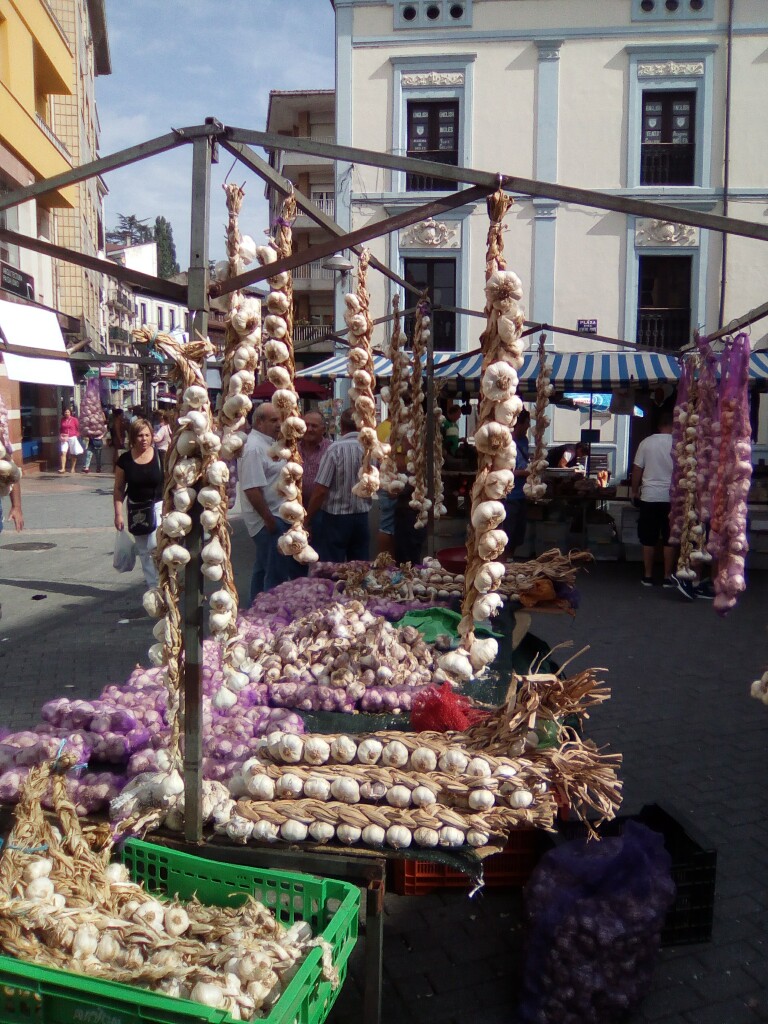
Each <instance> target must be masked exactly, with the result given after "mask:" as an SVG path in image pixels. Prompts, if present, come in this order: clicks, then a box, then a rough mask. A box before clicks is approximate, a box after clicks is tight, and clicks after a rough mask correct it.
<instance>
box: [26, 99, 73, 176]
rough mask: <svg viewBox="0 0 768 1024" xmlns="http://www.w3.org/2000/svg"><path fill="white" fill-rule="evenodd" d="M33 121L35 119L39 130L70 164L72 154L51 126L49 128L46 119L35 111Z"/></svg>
mask: <svg viewBox="0 0 768 1024" xmlns="http://www.w3.org/2000/svg"><path fill="white" fill-rule="evenodd" d="M35 121H37V126H38V128H40V130H41V131H42V132H43V134H44V135H45V136H46V138H47V139H48V141H49V142H50V143H51V144H52V145H53V146H55V147H56V149H57V150H58V151H59V153H61V155H62V156H63V157H64V159H65V160H66V161H67V163H68V164H70V166H71V164H72V154H71V153H70V152H69V150H68V149H67V147H66V146H65V145H64V143H63V142H62V141H61V139H60V138H59V137H58V135H57V134H56V132H54V130H53V128H51V126H50V125H49V124H48V123H47V122H46V121H44V120H43V118H42V117H40V115H39V114H38V113H37V112H35Z"/></svg>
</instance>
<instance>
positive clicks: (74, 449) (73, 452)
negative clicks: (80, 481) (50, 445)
mask: <svg viewBox="0 0 768 1024" xmlns="http://www.w3.org/2000/svg"><path fill="white" fill-rule="evenodd" d="M59 454H60V456H61V464H60V466H59V472H60V473H66V471H67V461H68V460H70V459H71V462H70V469H69V472H70V473H74V472H75V463H76V462H77V457H78V455H82V454H83V446H82V445H81V444H80V421H79V420H78V418H77V416H73V415H72V410H71V409H70V408H66V409H65V410H64V415H63V416H62V419H61V426H60V427H59Z"/></svg>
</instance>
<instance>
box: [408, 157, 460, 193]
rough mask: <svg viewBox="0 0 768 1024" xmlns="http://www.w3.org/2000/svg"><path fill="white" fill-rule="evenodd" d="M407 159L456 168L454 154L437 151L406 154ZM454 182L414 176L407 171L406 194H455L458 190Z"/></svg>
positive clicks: (427, 176) (421, 175)
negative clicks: (429, 161)
mask: <svg viewBox="0 0 768 1024" xmlns="http://www.w3.org/2000/svg"><path fill="white" fill-rule="evenodd" d="M408 156H409V157H413V158H414V159H415V160H432V161H433V162H434V163H436V164H448V165H449V166H450V167H456V166H457V162H458V161H457V159H456V153H455V152H453V151H451V152H450V153H441V152H438V151H437V150H434V151H429V152H424V151H423V150H421V151H419V152H418V153H410V152H409V153H408ZM458 187H459V186H458V183H457V182H455V181H446V180H445V179H444V178H432V177H430V176H429V175H428V174H415V173H414V172H413V171H409V172H408V173H407V174H406V176H405V191H406V192H455V191H456V189H457V188H458Z"/></svg>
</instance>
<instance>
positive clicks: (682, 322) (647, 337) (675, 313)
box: [637, 309, 691, 352]
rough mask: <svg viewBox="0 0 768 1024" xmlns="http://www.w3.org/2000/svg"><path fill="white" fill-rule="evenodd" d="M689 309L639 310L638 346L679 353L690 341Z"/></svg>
mask: <svg viewBox="0 0 768 1024" xmlns="http://www.w3.org/2000/svg"><path fill="white" fill-rule="evenodd" d="M690 335H691V311H690V310H689V309H639V310H638V311H637V344H638V345H642V346H644V347H645V348H655V349H659V351H662V352H677V351H678V350H679V349H680V348H682V346H683V345H686V344H687V343H688V342H689V341H690Z"/></svg>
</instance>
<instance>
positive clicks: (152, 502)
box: [113, 419, 163, 588]
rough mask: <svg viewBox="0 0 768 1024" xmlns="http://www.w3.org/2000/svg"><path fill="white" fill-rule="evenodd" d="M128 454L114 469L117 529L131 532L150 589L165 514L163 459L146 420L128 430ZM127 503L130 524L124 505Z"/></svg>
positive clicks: (154, 582)
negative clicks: (159, 530) (154, 553)
mask: <svg viewBox="0 0 768 1024" xmlns="http://www.w3.org/2000/svg"><path fill="white" fill-rule="evenodd" d="M128 444H129V448H128V451H127V452H123V454H122V455H121V456H120V457H119V458H118V460H117V464H116V465H115V487H114V492H113V502H114V507H115V529H116V530H119V531H120V532H122V531H123V530H124V529H126V527H127V529H128V532H129V533H130V534H131V536H132V537H133V539H134V541H135V543H136V552H137V554H138V556H139V559H140V561H141V568H142V569H143V570H144V580H145V581H146V584H147V587H148V588H152V587H156V586H157V584H158V581H159V577H158V572H157V566H156V565H155V560H154V557H153V552H154V551H155V548H156V547H157V538H156V536H155V530H156V529H157V527H158V526H159V525H160V518H161V516H162V512H163V467H162V465H161V464H160V455H159V454H158V452H157V451H156V450H155V448H154V446H153V444H152V427H151V425H150V424H149V423H148V422H147V421H146V420H143V419H135V420H134V421H133V422H132V423H131V425H130V427H129V428H128ZM126 497H127V499H128V502H127V522H126V520H125V517H124V515H123V501H124V500H125V499H126Z"/></svg>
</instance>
